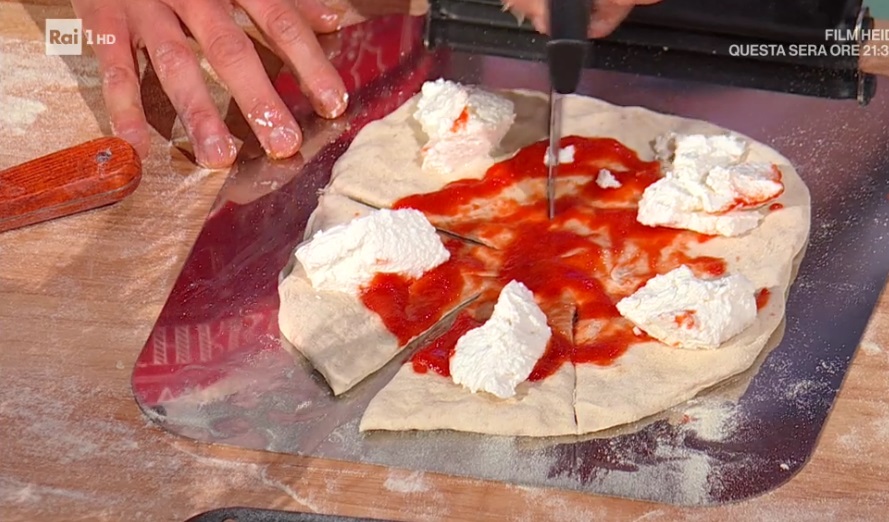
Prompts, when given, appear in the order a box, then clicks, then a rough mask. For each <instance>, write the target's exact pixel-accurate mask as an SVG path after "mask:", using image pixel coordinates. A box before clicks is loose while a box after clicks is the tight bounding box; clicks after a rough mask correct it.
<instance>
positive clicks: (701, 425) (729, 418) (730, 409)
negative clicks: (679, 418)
mask: <svg viewBox="0 0 889 522" xmlns="http://www.w3.org/2000/svg"><path fill="white" fill-rule="evenodd" d="M684 414H685V415H686V416H687V422H686V423H684V424H683V428H684V429H686V430H691V431H694V432H695V434H696V435H697V436H698V437H699V438H701V439H703V440H706V441H722V440H725V439H726V438H728V437H729V436H731V435H732V433H734V432H735V430H736V429H737V427H738V423H739V419H738V415H737V408H736V404H735V403H734V402H730V401H721V400H713V399H700V400H694V401H692V402H690V403H689V407H688V408H686V409H685V410H684Z"/></svg>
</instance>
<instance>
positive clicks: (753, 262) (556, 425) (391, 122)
mask: <svg viewBox="0 0 889 522" xmlns="http://www.w3.org/2000/svg"><path fill="white" fill-rule="evenodd" d="M505 94H506V95H507V96H508V97H509V98H510V99H511V100H512V101H513V102H514V103H515V107H516V115H517V116H516V121H515V123H514V125H513V127H512V128H511V129H510V131H509V133H508V134H507V137H506V138H505V139H504V142H503V143H502V144H501V147H500V151H497V154H495V160H503V159H505V158H507V157H509V156H511V155H512V154H514V153H515V152H516V151H517V150H518V149H519V148H521V147H525V146H528V145H531V144H533V143H535V142H537V141H539V140H542V139H544V138H546V135H545V132H546V128H547V125H546V123H547V110H548V105H547V97H546V96H545V95H543V94H541V93H536V92H528V91H511V92H507V93H505ZM415 105H416V99H414V100H411V101H409V102H408V103H407V104H405V105H404V106H402V107H401V108H399V109H397V110H396V111H395V112H393V113H392V114H390V115H389V116H387V117H385V118H383V119H382V120H379V121H377V122H373V123H371V124H368V125H367V126H366V127H365V128H364V129H363V130H362V131H361V132H360V133H359V134H358V136H357V137H356V138H355V141H354V142H353V145H352V146H351V147H350V148H349V150H348V151H347V152H346V153H345V154H344V155H343V156H342V157H341V158H340V160H339V161H338V162H337V164H336V165H335V167H334V172H333V179H332V182H331V185H330V187H329V188H328V191H327V193H326V194H325V197H326V198H331V199H339V198H343V199H345V200H347V201H350V202H351V204H354V202H355V201H361V202H365V203H368V204H370V205H373V206H378V207H389V206H391V205H392V204H393V203H394V202H396V201H398V200H399V199H401V198H404V197H406V196H410V195H414V194H426V193H430V192H435V191H437V190H440V189H441V188H442V187H444V186H445V185H446V184H448V183H450V182H451V181H454V179H448V178H447V177H445V176H441V175H431V174H429V173H424V172H423V171H422V170H421V169H420V149H421V148H422V146H423V144H424V142H425V137H424V135H423V133H422V131H421V130H420V128H419V125H418V124H417V123H416V122H415V121H414V120H413V118H412V117H411V115H412V114H413V111H414V109H415ZM563 107H564V115H563V125H564V129H563V135H564V136H569V135H577V136H583V137H608V138H614V139H616V140H618V141H620V142H621V143H623V144H624V145H626V146H627V147H629V148H631V149H633V150H635V151H636V152H637V154H638V155H639V157H640V159H642V160H652V159H654V151H653V149H652V143H653V141H654V140H655V138H657V137H658V136H662V135H664V134H666V133H670V132H673V133H677V134H705V135H711V134H725V133H728V132H731V131H729V130H726V129H722V128H720V127H717V126H715V125H712V124H709V123H706V122H702V121H697V120H691V119H685V118H679V117H675V116H669V115H664V114H659V113H655V112H652V111H649V110H647V109H643V108H638V107H618V106H614V105H611V104H608V103H605V102H602V101H600V100H596V99H592V98H588V97H582V96H567V97H566V98H565V99H564V105H563ZM745 139H747V138H745ZM747 141H748V142H749V144H750V152H749V155H748V160H749V161H764V162H770V163H774V164H776V165H777V166H778V167H779V168H780V170H781V172H782V177H783V182H784V185H785V192H784V193H783V195H782V196H781V197H780V198H779V199H778V200H777V203H780V204H781V205H782V206H783V208H781V209H780V210H775V211H771V212H769V213H768V214H767V215H766V217H765V219H764V220H763V223H762V224H761V225H760V226H759V227H758V228H757V229H755V230H754V231H752V232H750V233H748V234H746V235H744V236H740V237H734V238H723V237H720V238H714V239H712V240H710V241H707V242H705V243H701V244H698V245H694V246H693V252H691V253H693V254H695V255H704V256H714V257H719V258H722V259H724V260H725V261H726V264H727V269H728V271H729V272H736V273H741V274H743V275H744V276H746V277H747V278H748V279H750V280H751V281H752V282H753V283H754V284H755V286H756V287H757V288H767V289H769V290H770V293H771V298H770V299H769V301H768V303H767V304H766V306H765V307H764V308H763V309H761V310H760V311H759V313H758V316H757V320H756V322H755V323H754V324H753V325H752V326H751V327H749V328H748V329H747V330H745V331H744V332H742V333H741V334H740V335H738V336H736V337H735V338H733V339H731V340H730V341H729V342H727V343H726V344H724V345H723V346H722V347H720V348H719V349H716V350H709V351H708V350H683V349H679V348H673V347H669V346H666V345H664V344H661V343H658V342H646V343H638V344H635V345H632V346H631V347H630V348H629V349H628V350H627V352H626V353H624V354H623V355H622V356H620V357H619V358H618V359H617V360H616V361H614V362H613V363H612V364H610V365H607V366H600V365H596V364H593V363H583V364H576V365H574V364H570V363H568V364H563V365H562V367H560V369H559V370H558V371H557V372H556V373H554V374H553V375H550V376H549V377H547V378H546V379H543V380H542V381H536V382H525V383H522V384H521V385H520V386H519V388H518V390H519V393H518V394H517V396H516V397H515V398H513V399H508V400H501V399H496V398H495V397H493V396H490V395H487V394H484V393H478V394H472V393H470V392H469V391H467V390H465V389H464V388H462V387H460V386H458V385H456V384H454V383H453V382H452V381H451V380H450V379H449V378H446V377H442V376H440V375H438V374H436V373H434V372H431V371H430V372H427V373H417V372H416V371H414V369H413V367H412V365H411V363H406V364H405V365H403V366H402V368H401V369H400V370H399V372H398V374H397V375H396V377H395V378H393V380H392V381H391V382H390V383H389V384H388V385H387V386H386V387H385V388H383V390H382V391H381V392H380V393H379V394H378V395H377V396H376V397H375V398H374V399H373V400H372V401H371V403H370V405H369V406H368V408H367V410H366V412H365V414H364V416H363V418H362V420H361V430H434V429H452V430H458V431H471V432H478V433H488V434H499V435H523V436H552V435H565V434H573V433H581V434H582V433H588V432H592V431H598V430H602V429H606V428H609V427H613V426H617V425H621V424H625V423H629V422H633V421H636V420H639V419H641V418H644V417H648V416H650V415H652V414H655V413H658V412H660V411H662V410H664V409H667V408H669V407H672V406H675V405H676V404H679V403H681V402H683V401H685V400H688V399H690V398H692V397H694V396H695V395H696V394H697V393H699V392H701V391H702V390H704V389H706V388H708V387H710V386H712V385H714V384H717V383H719V382H721V381H723V380H725V379H727V378H729V377H731V376H733V375H736V374H738V373H741V372H743V371H744V370H746V369H748V368H749V367H750V366H751V365H752V364H753V363H754V361H755V360H756V358H757V356H758V355H759V354H760V352H761V351H762V349H763V348H764V346H765V345H766V344H767V342H769V339H770V337H771V336H772V335H773V333H774V332H775V331H776V329H777V328H778V326H779V325H780V323H781V321H782V319H783V315H784V304H785V303H784V299H785V297H786V294H787V291H788V288H789V286H790V284H791V282H792V278H793V276H794V274H795V268H796V264H798V262H799V257H800V256H801V253H802V250H803V246H804V244H805V242H806V239H807V237H808V233H809V226H810V198H809V192H808V189H807V188H806V186H805V185H804V183H803V181H802V180H801V179H800V177H799V176H798V174H797V173H796V171H795V170H794V168H793V167H792V166H791V165H790V163H789V161H788V160H787V159H785V158H784V157H783V156H781V155H780V154H779V153H777V152H776V151H774V150H772V149H771V148H769V147H767V146H766V145H764V144H761V143H758V142H755V141H753V140H749V139H747ZM484 174H485V172H484V170H483V169H478V170H475V171H471V172H460V173H459V178H470V179H480V178H481V177H483V176H484ZM456 175H457V174H455V176H456ZM569 186H570V184H569ZM539 190H540V187H536V186H527V187H524V188H521V187H519V188H517V189H516V192H514V199H515V200H516V201H517V202H519V203H521V202H522V201H530V200H533V199H534V198H538V197H539ZM560 190H566V188H565V184H563V185H562V186H561V188H560ZM588 205H589V206H590V207H591V208H592V207H596V206H607V205H606V204H601V203H599V202H597V201H589V202H588ZM343 206H344V207H345V206H348V204H344V205H343ZM364 208H366V207H364ZM318 212H322V213H323V212H324V211H321V210H320V208H319V211H316V213H318ZM349 212H350V211H348V210H346V211H343V213H342V216H343V217H345V216H348V215H349ZM495 214H496V206H492V205H491V204H490V202H484V201H480V202H479V203H478V204H477V205H474V206H473V207H472V208H468V209H466V212H465V213H462V214H461V215H460V217H459V218H457V220H460V219H462V218H465V219H467V220H476V221H478V222H482V221H484V220H485V219H490V218H491V216H493V215H495ZM312 219H313V224H314V223H327V222H328V221H327V217H325V216H318V217H315V216H314V215H313V218H312ZM335 220H336V219H333V220H332V221H335ZM430 221H432V222H433V223H434V224H435V225H436V226H438V227H439V228H443V229H445V230H448V229H451V228H452V227H457V225H455V224H454V223H452V222H449V221H447V220H439V221H438V222H436V219H435V217H434V216H430ZM518 225H519V226H516V227H515V228H514V231H515V233H520V231H521V227H520V224H518ZM508 233H512V232H508ZM506 239H508V237H507V238H506ZM503 240H504V238H503V237H500V238H497V237H494V238H486V241H485V242H486V243H487V244H490V245H491V246H492V247H494V248H497V247H498V246H499V245H500V244H501V243H502V241H503ZM295 272H296V271H295ZM285 283H286V281H285ZM291 285H297V283H295V282H291ZM287 288H289V287H288V286H285V285H283V284H282V313H281V320H282V321H290V325H289V326H290V329H291V330H292V329H296V328H297V323H298V322H301V321H303V320H307V321H309V323H311V322H312V321H315V322H317V323H323V320H322V318H320V317H314V316H312V315H311V314H309V315H305V316H304V317H302V318H301V319H297V318H295V317H287V318H285V315H288V314H290V313H293V312H296V309H297V308H299V307H300V306H305V305H307V304H308V302H309V300H308V299H309V298H308V297H306V295H308V293H309V292H307V291H306V289H305V288H302V290H300V291H301V292H303V294H305V295H302V296H300V297H296V296H295V294H292V293H291V294H287V296H288V297H287V298H285V290H287ZM297 293H299V292H297ZM289 299H293V302H292V303H289V304H288V305H286V306H287V309H288V310H290V312H288V313H285V312H284V309H285V301H287V300H289ZM341 304H342V303H337V304H336V305H334V304H333V303H331V305H330V307H329V309H328V310H329V313H332V314H335V317H334V318H332V319H329V321H330V322H329V323H325V324H327V326H328V327H333V324H334V323H335V324H337V325H344V324H349V325H352V324H354V325H358V326H361V327H363V328H366V329H365V330H364V331H363V333H362V335H361V336H356V337H355V339H349V340H345V339H334V338H333V337H331V336H330V334H326V335H327V336H328V337H327V339H329V343H330V348H329V352H325V353H327V354H328V355H326V357H328V358H330V359H333V358H337V357H339V358H341V360H340V361H337V362H334V361H329V362H328V367H329V368H337V367H338V365H340V364H343V365H346V366H348V364H349V361H354V359H353V357H356V355H355V354H356V353H359V352H360V349H359V348H358V345H359V344H361V343H362V342H364V346H366V347H370V348H369V349H370V352H371V353H374V354H375V355H374V356H373V357H372V359H373V360H374V361H382V362H381V365H382V364H383V363H385V360H383V359H385V358H386V356H387V355H386V354H389V355H388V356H389V357H391V356H392V355H394V353H395V351H397V349H398V348H397V347H396V348H394V349H393V348H392V347H391V346H390V344H387V342H388V341H387V340H386V334H388V332H386V331H385V328H383V331H382V332H381V331H380V330H379V328H380V327H381V326H382V324H381V323H377V324H374V323H373V321H372V320H371V319H369V318H368V317H365V316H362V313H361V312H360V311H359V310H357V309H355V308H354V306H353V307H350V306H349V305H345V306H343V307H342V308H341V309H338V308H337V307H338V306H340V305H341ZM352 304H353V305H354V304H355V303H352ZM358 305H360V303H358ZM365 312H367V313H368V314H370V315H371V316H373V314H372V313H370V312H368V311H367V310H365ZM313 313H314V312H313ZM374 317H375V316H374ZM303 327H305V325H304V324H303ZM339 328H340V330H342V326H339ZM315 330H318V331H320V330H323V328H322V327H320V326H319V327H318V328H315V327H311V328H310V329H309V330H307V331H315ZM282 331H284V328H283V327H282ZM291 334H293V332H291ZM285 335H287V333H285ZM321 335H322V338H325V337H324V335H325V334H321ZM389 335H390V336H391V334H389ZM362 336H363V337H364V340H362V339H360V337H362ZM305 337H306V338H308V334H305ZM288 339H290V337H289V336H288ZM291 341H292V339H291ZM334 342H340V343H342V344H341V346H340V348H339V349H336V348H335V347H333V343H334ZM350 343H354V348H352V347H351V346H352V345H351V344H350ZM294 344H296V343H294ZM322 344H324V343H322ZM393 350H394V351H393ZM301 351H302V350H301ZM321 351H323V350H321ZM376 352H379V353H378V354H377V353H376ZM304 353H305V352H304ZM307 356H308V355H307ZM308 357H309V359H310V360H312V357H311V356H308ZM316 359H318V357H317V356H316ZM314 362H315V361H314V360H313V364H314ZM375 364H376V363H375ZM369 366H373V365H368V367H369ZM316 367H317V366H316ZM337 372H340V374H341V375H339V376H337ZM322 373H324V372H323V371H322ZM329 373H331V376H332V378H334V379H340V384H339V385H338V386H339V387H340V388H342V387H343V386H346V387H347V386H349V385H350V384H348V382H349V380H350V379H354V376H351V377H350V376H348V375H347V374H348V370H347V369H346V368H338V369H336V370H335V371H329ZM324 374H325V377H327V376H328V375H327V373H324ZM328 380H329V381H330V378H328ZM331 386H332V387H333V388H334V390H335V391H336V389H337V387H334V386H333V383H331ZM575 418H576V420H575Z"/></svg>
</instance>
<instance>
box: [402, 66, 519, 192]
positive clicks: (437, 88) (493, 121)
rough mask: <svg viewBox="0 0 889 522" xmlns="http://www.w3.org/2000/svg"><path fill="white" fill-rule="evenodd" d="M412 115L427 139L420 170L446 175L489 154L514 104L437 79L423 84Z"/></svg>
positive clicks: (507, 125) (511, 116) (510, 120)
mask: <svg viewBox="0 0 889 522" xmlns="http://www.w3.org/2000/svg"><path fill="white" fill-rule="evenodd" d="M414 118H415V119H416V120H417V121H418V122H419V123H420V126H421V127H422V129H423V132H425V133H426V136H428V138H429V141H428V142H427V143H426V145H425V146H424V147H423V151H422V156H423V170H426V171H431V172H436V173H441V174H449V173H451V172H454V171H459V170H460V169H462V168H464V167H465V166H466V165H468V164H472V163H474V162H476V161H478V160H479V159H484V158H489V157H490V153H491V151H492V150H493V149H494V148H495V147H496V146H497V145H499V144H500V141H501V140H502V139H503V136H505V135H506V132H507V131H508V130H509V128H510V127H511V126H512V124H513V122H514V121H515V107H514V104H513V103H512V101H510V100H508V99H506V98H504V97H502V96H498V95H497V94H494V93H492V92H488V91H485V90H483V89H481V88H478V87H474V86H467V85H461V84H459V83H455V82H451V81H447V80H443V79H438V80H435V81H432V82H426V83H424V84H423V88H422V93H421V95H420V99H419V101H418V102H417V110H416V111H415V112H414Z"/></svg>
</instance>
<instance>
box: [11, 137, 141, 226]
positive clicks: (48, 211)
mask: <svg viewBox="0 0 889 522" xmlns="http://www.w3.org/2000/svg"><path fill="white" fill-rule="evenodd" d="M141 178H142V162H141V161H140V160H139V155H138V154H137V153H136V151H135V150H134V149H133V147H131V146H130V144H129V143H127V142H125V141H123V140H121V139H119V138H99V139H97V140H93V141H89V142H86V143H82V144H80V145H77V146H75V147H71V148H70V149H65V150H61V151H59V152H55V153H52V154H49V155H47V156H43V157H41V158H37V159H35V160H33V161H29V162H27V163H24V164H22V165H18V166H16V167H12V168H10V169H7V170H4V171H2V172H0V232H5V231H7V230H11V229H14V228H19V227H23V226H26V225H33V224H35V223H40V222H42V221H48V220H50V219H55V218H59V217H62V216H67V215H70V214H74V213H77V212H83V211H85V210H90V209H94V208H97V207H101V206H104V205H109V204H111V203H116V202H118V201H120V200H121V199H123V198H125V197H126V196H128V195H130V194H131V193H132V192H133V191H134V190H136V187H137V186H138V185H139V180H140V179H141Z"/></svg>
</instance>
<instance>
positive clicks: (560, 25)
mask: <svg viewBox="0 0 889 522" xmlns="http://www.w3.org/2000/svg"><path fill="white" fill-rule="evenodd" d="M591 4H592V0H550V1H549V22H550V24H549V27H550V40H549V42H548V43H547V44H546V55H547V62H548V64H549V81H550V85H552V88H553V90H554V91H556V92H557V93H559V94H571V93H573V92H574V91H576V90H577V84H578V83H579V82H580V73H581V72H582V71H583V67H584V65H585V64H586V53H587V48H588V47H589V41H588V40H587V27H588V26H589V22H590V6H591Z"/></svg>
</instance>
